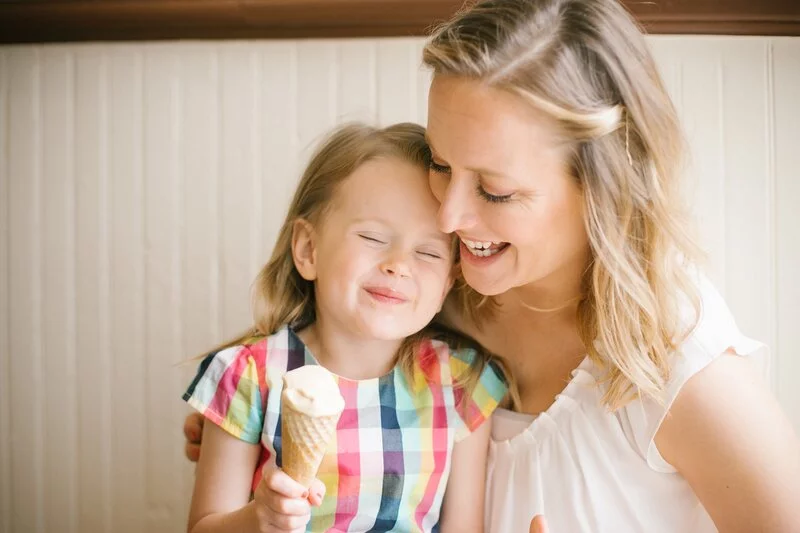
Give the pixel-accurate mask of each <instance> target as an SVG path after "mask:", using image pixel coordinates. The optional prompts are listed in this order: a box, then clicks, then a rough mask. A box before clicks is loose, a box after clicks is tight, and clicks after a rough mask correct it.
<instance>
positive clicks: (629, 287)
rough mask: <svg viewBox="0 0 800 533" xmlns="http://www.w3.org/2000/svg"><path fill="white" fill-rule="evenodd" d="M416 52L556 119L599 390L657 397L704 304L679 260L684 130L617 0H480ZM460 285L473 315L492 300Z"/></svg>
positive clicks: (587, 339) (624, 398)
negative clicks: (580, 238) (582, 248)
mask: <svg viewBox="0 0 800 533" xmlns="http://www.w3.org/2000/svg"><path fill="white" fill-rule="evenodd" d="M423 54H424V55H423V58H424V62H425V64H426V65H428V66H429V67H431V68H432V69H433V71H434V75H435V76H436V75H445V76H456V77H464V78H469V79H473V80H480V81H481V82H483V83H485V84H486V85H488V86H492V87H496V88H499V89H503V90H507V91H510V92H512V93H514V94H516V95H518V96H520V97H521V98H522V99H523V100H524V101H526V102H528V103H529V104H530V105H532V106H534V107H535V108H536V109H537V110H538V111H540V112H542V113H544V114H545V115H546V116H548V117H550V118H551V119H552V120H553V122H554V123H555V124H556V125H557V128H558V134H559V135H560V136H563V137H564V138H565V140H566V141H567V142H568V145H569V146H570V147H571V150H570V154H571V156H570V157H571V161H570V163H571V165H570V166H571V171H572V174H573V176H574V178H575V179H576V180H577V183H578V184H579V186H580V187H581V190H582V193H583V196H584V203H585V213H584V216H585V224H586V228H587V233H588V236H589V242H590V246H591V250H592V262H591V264H590V265H589V266H588V268H587V271H586V274H585V276H584V280H583V281H584V289H585V295H584V298H583V300H582V301H581V303H580V304H579V307H578V324H579V333H580V335H581V339H582V341H583V343H584V345H585V346H586V349H587V351H588V354H589V357H590V358H591V359H592V360H593V361H594V362H595V363H596V364H598V365H599V366H600V367H601V368H603V369H604V370H605V371H606V373H607V374H606V379H607V385H608V388H607V392H606V393H605V396H604V398H603V402H604V404H606V405H607V406H608V407H609V408H611V409H616V408H619V407H621V406H623V405H625V404H626V403H627V402H628V401H630V400H631V399H632V398H635V397H637V396H638V395H640V394H641V395H645V396H649V397H652V398H655V399H658V398H659V397H660V395H661V393H662V391H663V389H664V387H665V384H666V382H667V380H668V379H669V376H670V362H669V359H670V356H671V355H672V354H673V352H674V351H675V349H676V347H677V345H678V344H679V343H680V342H681V341H682V340H683V339H684V338H685V336H686V335H687V334H688V332H689V331H690V330H691V328H692V327H694V322H692V323H691V324H687V323H686V319H685V317H684V318H682V309H683V306H684V305H685V303H686V302H687V301H688V302H690V303H691V305H692V306H693V308H694V311H695V318H694V321H696V320H697V316H698V313H699V306H700V303H699V297H698V295H697V293H696V292H697V291H696V289H695V287H694V284H693V283H692V281H691V279H690V278H689V275H688V273H687V271H686V269H685V268H684V264H683V263H684V262H686V261H689V260H691V259H693V258H695V257H697V254H698V251H697V249H696V247H695V244H694V243H693V241H692V239H691V238H690V237H689V236H688V235H689V234H688V233H687V231H686V230H685V225H684V221H685V216H684V210H683V208H682V202H681V199H680V190H679V175H680V173H681V171H682V161H683V156H684V152H685V143H684V139H683V136H682V132H681V130H680V127H679V124H678V119H677V115H676V112H675V109H674V107H673V105H672V102H671V101H670V98H669V96H668V95H667V93H666V91H665V89H664V86H663V83H662V81H661V78H660V76H659V74H658V72H657V70H656V66H655V63H654V61H653V59H652V57H651V55H650V53H649V51H648V48H647V45H646V43H645V41H644V36H643V35H642V33H641V31H640V30H639V28H638V27H637V26H636V24H635V22H634V21H633V19H632V18H631V16H630V15H629V14H628V12H627V11H625V9H624V8H623V7H622V6H621V5H620V4H618V3H617V2H616V1H615V0H488V1H483V2H479V3H477V4H476V5H473V6H472V7H470V8H468V9H466V10H465V11H463V12H461V13H458V14H457V15H456V16H455V17H454V18H453V19H452V20H450V21H449V22H447V23H445V24H444V25H443V26H441V27H439V28H438V29H437V30H436V31H435V32H434V34H433V36H432V38H431V39H430V41H429V42H428V44H427V46H426V47H425V50H424V53H423ZM456 290H457V291H458V296H459V300H460V302H461V304H462V305H463V306H464V308H465V309H466V312H467V315H468V316H469V317H470V318H472V319H473V320H475V321H478V322H480V320H481V319H482V318H485V317H486V315H487V314H490V313H491V309H492V305H491V304H490V305H482V304H484V303H485V298H484V297H482V296H481V295H479V294H477V293H476V292H475V291H473V290H471V289H469V287H467V286H466V284H465V283H463V281H461V282H460V283H459V284H458V286H457V289H456ZM690 322H691V320H690Z"/></svg>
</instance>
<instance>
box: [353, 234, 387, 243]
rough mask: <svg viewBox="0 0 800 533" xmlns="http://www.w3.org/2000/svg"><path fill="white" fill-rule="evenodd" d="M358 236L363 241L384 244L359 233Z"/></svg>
mask: <svg viewBox="0 0 800 533" xmlns="http://www.w3.org/2000/svg"><path fill="white" fill-rule="evenodd" d="M358 236H359V237H361V238H362V239H364V240H365V241H369V242H374V243H376V244H386V243H385V242H383V241H382V240H380V239H376V238H375V237H370V236H369V235H364V234H363V233H359V234H358Z"/></svg>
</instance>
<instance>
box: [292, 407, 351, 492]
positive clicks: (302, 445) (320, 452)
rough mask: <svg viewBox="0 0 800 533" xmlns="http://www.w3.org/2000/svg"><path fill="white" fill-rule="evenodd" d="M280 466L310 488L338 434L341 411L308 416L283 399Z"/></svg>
mask: <svg viewBox="0 0 800 533" xmlns="http://www.w3.org/2000/svg"><path fill="white" fill-rule="evenodd" d="M282 404H283V405H282V411H281V440H282V449H283V450H282V460H281V468H282V469H283V471H284V472H286V473H287V474H288V475H289V477H291V478H292V479H294V480H295V481H297V482H298V483H300V484H301V485H303V486H304V487H306V488H308V487H309V486H311V482H312V481H313V480H314V478H315V477H316V476H317V470H319V465H320V463H321V462H322V458H323V457H324V456H325V451H326V450H327V449H328V444H329V442H330V440H331V439H332V438H333V435H334V433H336V424H337V423H338V422H339V416H340V414H341V413H337V414H335V415H330V416H309V415H307V414H305V413H301V412H299V411H296V410H294V409H292V407H291V406H290V405H288V402H285V401H284V402H282Z"/></svg>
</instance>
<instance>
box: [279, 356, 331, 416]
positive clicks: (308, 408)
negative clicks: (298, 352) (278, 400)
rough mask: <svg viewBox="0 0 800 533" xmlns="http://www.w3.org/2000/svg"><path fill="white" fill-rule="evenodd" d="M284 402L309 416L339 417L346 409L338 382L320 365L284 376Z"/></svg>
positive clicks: (298, 369)
mask: <svg viewBox="0 0 800 533" xmlns="http://www.w3.org/2000/svg"><path fill="white" fill-rule="evenodd" d="M283 401H284V402H286V403H287V404H288V405H289V407H291V408H292V409H294V410H295V411H298V412H300V413H303V414H304V415H308V416H331V415H338V414H339V413H341V412H342V410H343V409H344V398H342V394H341V393H340V392H339V386H338V385H337V384H336V380H335V379H334V378H333V375H331V373H330V372H328V371H327V370H325V369H324V368H323V367H321V366H318V365H306V366H301V367H300V368H296V369H294V370H291V371H289V372H287V373H286V374H284V376H283Z"/></svg>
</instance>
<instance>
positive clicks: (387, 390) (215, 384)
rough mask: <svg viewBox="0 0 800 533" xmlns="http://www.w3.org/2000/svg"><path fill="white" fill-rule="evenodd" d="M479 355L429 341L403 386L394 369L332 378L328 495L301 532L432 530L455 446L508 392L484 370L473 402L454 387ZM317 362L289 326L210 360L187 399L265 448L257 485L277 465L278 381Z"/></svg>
mask: <svg viewBox="0 0 800 533" xmlns="http://www.w3.org/2000/svg"><path fill="white" fill-rule="evenodd" d="M474 356H475V353H474V351H472V350H458V351H456V350H451V349H450V348H449V347H448V346H447V345H446V344H444V343H442V342H440V341H435V340H431V341H425V342H424V343H423V345H422V346H421V349H420V353H419V359H418V360H419V365H418V370H417V371H415V375H414V379H413V380H412V382H409V381H408V380H407V379H406V377H405V376H404V373H403V372H402V371H401V370H400V369H399V368H395V369H394V370H392V371H391V372H390V373H389V374H387V375H385V376H383V377H380V378H375V379H368V380H363V381H353V380H349V379H346V378H342V377H337V378H336V379H337V382H338V384H339V389H340V390H341V393H342V396H343V397H344V400H345V409H344V412H343V413H342V416H341V418H340V420H339V424H338V427H337V431H336V436H335V438H334V440H333V442H331V444H330V447H329V449H328V451H327V453H326V456H325V458H324V459H323V461H322V465H321V467H320V471H319V474H318V477H319V479H320V480H321V481H322V482H323V483H325V486H326V489H327V492H326V494H325V499H324V501H323V502H322V505H321V506H320V507H315V508H313V509H312V514H311V521H310V522H309V525H308V528H307V531H314V532H317V531H335V532H350V531H404V532H417V531H425V532H427V531H438V523H439V516H440V510H441V506H442V498H443V496H444V491H445V487H446V485H447V478H448V476H449V473H450V462H451V458H452V451H453V444H454V443H455V442H457V441H459V440H461V439H463V438H464V437H466V436H468V435H469V434H470V433H471V432H472V431H474V430H475V429H476V428H477V427H478V426H480V425H481V424H482V423H483V422H485V421H486V420H487V418H488V417H489V415H490V414H491V413H492V411H494V409H495V408H496V407H497V405H498V403H499V402H500V401H501V400H502V398H503V396H504V395H505V393H506V385H505V383H504V381H503V379H502V377H501V376H502V374H501V373H500V371H499V370H498V369H497V368H495V367H494V366H492V365H489V366H487V367H486V368H485V370H484V371H483V373H482V375H481V376H480V380H479V382H478V384H477V386H476V387H475V389H474V390H473V392H472V393H471V394H470V396H469V397H465V396H464V391H463V390H462V389H461V388H460V387H458V386H454V384H453V379H452V376H454V375H455V376H457V375H460V373H461V372H462V371H463V370H464V369H465V368H466V367H467V365H469V364H470V363H471V362H472V361H473V358H474ZM316 364H318V363H317V361H316V359H315V358H314V356H313V355H312V354H311V352H310V351H309V350H308V349H307V348H306V346H305V345H304V344H303V342H302V341H301V340H300V338H299V337H298V336H297V335H296V334H295V333H294V332H293V331H292V330H291V329H290V328H288V327H285V328H283V329H281V330H280V331H278V332H277V333H276V334H274V335H271V336H269V337H265V338H262V339H260V340H256V341H255V342H252V343H251V344H247V345H242V346H234V347H232V348H228V349H226V350H222V351H220V352H218V353H215V354H211V355H209V356H208V357H207V358H206V359H205V360H204V361H203V362H202V364H201V365H200V369H199V370H198V373H197V376H196V377H195V379H194V381H193V382H192V384H191V385H190V386H189V389H188V390H187V391H186V393H185V394H184V396H183V398H184V400H186V401H187V402H188V403H189V405H191V406H192V407H194V408H195V409H197V410H198V411H200V413H202V414H203V415H204V416H205V417H206V418H207V419H208V420H211V421H212V422H213V423H215V424H217V425H219V426H220V427H221V428H222V429H224V430H225V431H227V432H229V433H230V434H231V435H233V436H234V437H236V438H239V439H242V440H244V441H246V442H250V443H253V444H256V443H259V442H260V443H261V447H262V453H261V458H260V460H259V464H258V468H257V470H256V472H255V474H254V476H253V488H255V487H256V486H257V485H258V483H259V482H260V480H261V472H262V470H263V468H264V467H265V466H266V465H267V464H277V465H278V466H280V465H281V423H280V408H281V406H280V403H281V389H282V386H283V379H282V378H283V375H284V374H285V373H286V372H287V371H289V370H293V369H295V368H298V367H301V366H303V365H316Z"/></svg>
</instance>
